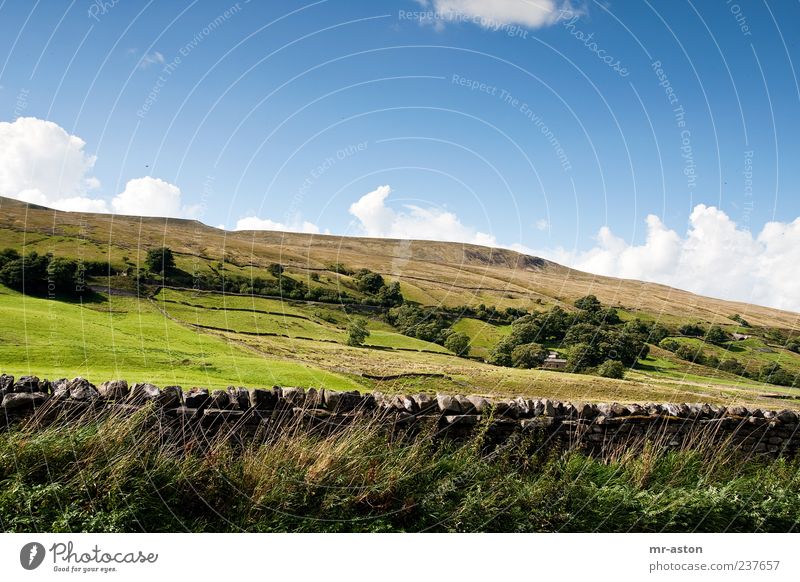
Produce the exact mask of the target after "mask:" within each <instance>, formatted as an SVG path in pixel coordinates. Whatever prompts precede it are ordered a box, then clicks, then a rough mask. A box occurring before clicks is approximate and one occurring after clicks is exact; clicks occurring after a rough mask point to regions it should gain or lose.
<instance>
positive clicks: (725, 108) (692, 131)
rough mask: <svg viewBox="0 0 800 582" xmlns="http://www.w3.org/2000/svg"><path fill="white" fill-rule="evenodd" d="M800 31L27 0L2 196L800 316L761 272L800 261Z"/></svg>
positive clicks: (652, 17)
mask: <svg viewBox="0 0 800 582" xmlns="http://www.w3.org/2000/svg"><path fill="white" fill-rule="evenodd" d="M798 29H800V5H798V4H797V3H793V2H792V3H790V2H778V3H771V4H770V5H767V4H766V3H763V2H755V1H745V0H742V1H738V2H733V1H731V2H728V1H725V0H720V1H718V2H684V1H681V0H678V1H674V0H671V1H665V0H662V1H654V0H651V1H642V2H638V1H637V2H631V1H626V2H622V1H617V2H578V1H573V2H572V3H571V4H567V3H564V2H561V1H559V0H530V1H527V0H497V1H478V0H430V1H428V2H421V1H419V2H417V1H413V0H409V1H407V2H405V1H394V2H389V1H372V2H358V3H356V2H346V1H343V0H328V1H319V2H255V1H254V2H246V1H244V0H241V1H240V2H238V3H236V2H231V3H229V2H224V1H223V2H207V1H197V2H158V3H157V2H149V3H145V2H132V1H127V0H116V2H115V1H113V0H107V1H106V2H100V1H98V2H88V1H79V0H75V1H74V2H71V3H68V2H55V1H52V0H42V1H38V2H17V1H6V2H3V3H2V4H0V67H2V68H0V87H2V88H1V89H0V122H2V123H1V124H0V148H2V150H0V152H2V153H3V154H4V157H5V160H6V162H5V167H4V166H3V163H4V162H2V161H0V194H2V195H6V196H13V197H18V198H23V199H28V200H31V201H39V202H42V203H49V204H52V205H55V206H59V207H62V208H67V209H95V210H106V211H115V212H126V213H144V214H169V215H173V216H188V217H196V218H199V219H201V220H202V221H204V222H206V223H208V224H211V225H214V226H216V225H224V226H225V227H226V228H228V229H233V228H236V227H237V225H238V226H239V227H259V228H289V229H296V230H306V231H310V232H332V233H336V234H339V233H342V234H355V235H365V234H366V235H376V236H399V237H415V238H445V239H452V240H462V241H469V242H479V243H485V244H494V245H502V246H511V247H514V248H518V249H520V250H524V251H527V252H536V253H537V254H542V255H545V256H549V257H550V258H554V259H556V260H560V261H562V262H565V263H569V264H573V265H575V266H577V267H579V268H584V269H587V270H591V271H594V272H599V273H605V274H612V275H619V276H630V277H636V278H644V279H649V280H657V281H662V282H666V283H670V284H675V285H679V286H682V287H685V288H690V289H692V290H696V291H699V292H704V293H710V294H713V295H717V296H725V297H730V298H737V299H742V300H746V301H747V300H752V301H756V302H761V303H768V304H771V305H776V306H780V307H788V308H793V309H797V308H798V304H797V303H796V300H795V299H794V297H795V296H800V293H795V292H796V291H798V289H795V288H793V287H792V288H787V287H785V285H784V286H783V287H781V288H780V289H778V290H777V291H775V290H774V289H773V290H770V289H771V288H772V287H774V286H775V281H773V280H772V279H770V275H769V273H767V272H764V273H761V274H757V275H754V274H753V269H754V268H756V267H758V266H759V265H764V264H765V262H769V264H770V265H772V267H771V268H773V267H774V268H777V266H780V265H783V264H786V265H790V264H793V263H792V261H795V260H796V259H798V257H796V256H795V255H792V254H791V252H793V251H790V250H788V248H789V247H792V248H794V246H795V245H794V244H793V243H794V242H796V241H797V239H796V238H792V237H797V236H800V235H798V233H797V231H798V230H800V223H798V224H795V219H797V217H798V216H800V196H798V195H797V184H798V183H800V182H799V180H798V178H800V176H798V173H799V172H800V169H799V168H798V164H797V163H796V160H797V159H798V158H799V157H800V156H799V155H798V154H800V151H798V149H799V148H798V145H799V140H800V138H798V135H800V132H799V131H798V130H799V129H800V127H798V125H799V124H800V117H798V116H797V114H796V111H797V108H798V105H800V89H798V80H797V73H796V71H795V70H794V68H793V64H794V63H795V62H797V63H800V50H798V46H797V39H798V38H800V35H799V34H798V32H800V30H798ZM26 118H27V119H26ZM42 120H46V121H49V122H52V124H49V125H47V126H45V125H43V122H42ZM53 124H55V125H53ZM76 140H77V141H76ZM3 142H5V144H3ZM12 164H13V167H12ZM46 165H49V166H52V165H55V166H58V167H59V168H61V170H60V171H59V172H45V171H44V170H42V168H43V167H45V166H46ZM19 168H27V170H20V169H19ZM765 225H768V226H769V225H777V226H770V228H769V229H767V230H768V232H766V234H765V231H764V229H765ZM731 229H732V230H731ZM776 229H777V230H776ZM748 237H749V238H748ZM787 237H789V238H788V240H791V241H792V244H791V245H790V244H787ZM709 238H711V239H713V240H712V243H713V244H712V246H711V247H710V248H711V250H712V251H713V252H709V253H706V254H704V255H703V256H702V257H699V258H698V252H697V249H696V247H697V245H698V244H703V245H705V244H706V242H707V241H708V240H709ZM698 241H701V242H698ZM648 245H649V246H648ZM715 253H716V254H715ZM737 256H738V257H739V259H738V260H737V259H736V257H737ZM743 256H744V257H748V258H747V260H743V259H742V257H743ZM712 259H713V268H712V270H711V271H709V265H708V264H706V263H708V262H709V261H711V260H712ZM748 261H750V262H748ZM718 263H719V264H718ZM716 268H718V269H719V273H716V272H715V271H714V270H713V269H716ZM759 268H762V269H763V267H759ZM737 269H739V270H741V272H740V273H738V274H737V273H733V271H737ZM748 272H749V275H748ZM698 274H700V275H702V277H701V279H703V280H702V281H700V282H698V281H697V280H696V279H697V275H698ZM726 277H736V279H735V280H728V279H726Z"/></svg>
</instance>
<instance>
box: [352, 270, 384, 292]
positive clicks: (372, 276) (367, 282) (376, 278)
mask: <svg viewBox="0 0 800 582" xmlns="http://www.w3.org/2000/svg"><path fill="white" fill-rule="evenodd" d="M353 279H355V282H356V288H357V289H358V290H359V291H361V292H362V293H366V294H368V295H375V294H376V293H377V292H378V291H380V290H381V287H383V286H384V285H385V283H384V280H383V277H382V276H381V275H380V274H379V273H374V272H373V271H370V270H369V269H359V270H358V271H356V272H355V273H354V274H353Z"/></svg>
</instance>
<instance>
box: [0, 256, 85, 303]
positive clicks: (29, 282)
mask: <svg viewBox="0 0 800 582" xmlns="http://www.w3.org/2000/svg"><path fill="white" fill-rule="evenodd" d="M14 256H17V257H18V258H16V259H14V258H13V257H14ZM84 281H85V271H84V269H83V267H82V265H80V264H78V263H77V262H76V261H73V260H72V259H65V258H62V257H58V258H54V257H53V255H51V254H47V255H40V254H38V253H37V252H35V251H32V252H30V253H28V254H27V255H25V256H24V257H19V255H18V254H16V252H13V253H8V252H5V251H4V255H3V264H2V268H0V283H2V284H3V285H6V286H7V287H11V288H12V289H16V290H17V291H21V292H23V293H29V294H33V295H44V294H47V295H80V294H82V293H83V292H84V291H85V283H84Z"/></svg>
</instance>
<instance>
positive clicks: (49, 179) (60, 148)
mask: <svg viewBox="0 0 800 582" xmlns="http://www.w3.org/2000/svg"><path fill="white" fill-rule="evenodd" d="M85 148H86V142H85V141H84V140H82V139H81V138H79V137H78V136H76V135H71V134H69V133H68V132H67V131H66V130H65V129H64V128H62V127H61V126H59V125H58V124H56V123H53V122H52V121H45V120H43V119H38V118H36V117H20V118H18V119H17V120H16V121H14V122H11V123H9V122H0V196H6V197H8V198H16V199H17V200H22V201H24V202H31V203H33V204H41V205H43V206H49V207H51V208H57V209H59V210H66V211H75V212H115V213H118V214H134V215H137V216H169V217H184V218H193V217H195V216H196V214H197V211H198V208H196V207H191V206H184V205H183V204H182V203H181V191H180V189H179V188H178V187H177V186H175V185H174V184H170V183H168V182H165V181H164V180H160V179H158V178H151V177H149V176H146V177H143V178H135V179H133V180H130V181H128V183H127V184H126V185H125V189H124V190H123V191H122V192H121V193H120V194H118V195H117V196H115V197H114V198H113V199H112V201H111V203H110V204H109V203H108V202H107V201H106V200H104V199H102V198H95V197H93V196H92V193H93V192H94V191H96V190H98V189H99V188H100V181H99V180H98V179H97V178H95V177H94V176H92V175H91V174H92V171H93V170H94V165H95V162H96V160H97V158H96V156H93V155H90V154H88V153H87V152H86V149H85Z"/></svg>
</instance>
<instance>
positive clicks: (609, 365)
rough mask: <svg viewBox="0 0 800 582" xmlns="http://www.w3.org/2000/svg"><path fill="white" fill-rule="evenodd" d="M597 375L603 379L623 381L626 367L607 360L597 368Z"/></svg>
mask: <svg viewBox="0 0 800 582" xmlns="http://www.w3.org/2000/svg"><path fill="white" fill-rule="evenodd" d="M597 375H598V376H602V377H603V378H616V379H618V380H621V379H622V378H624V377H625V366H624V365H623V364H622V362H618V361H616V360H606V361H605V362H603V363H602V364H600V365H599V366H598V367H597Z"/></svg>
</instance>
